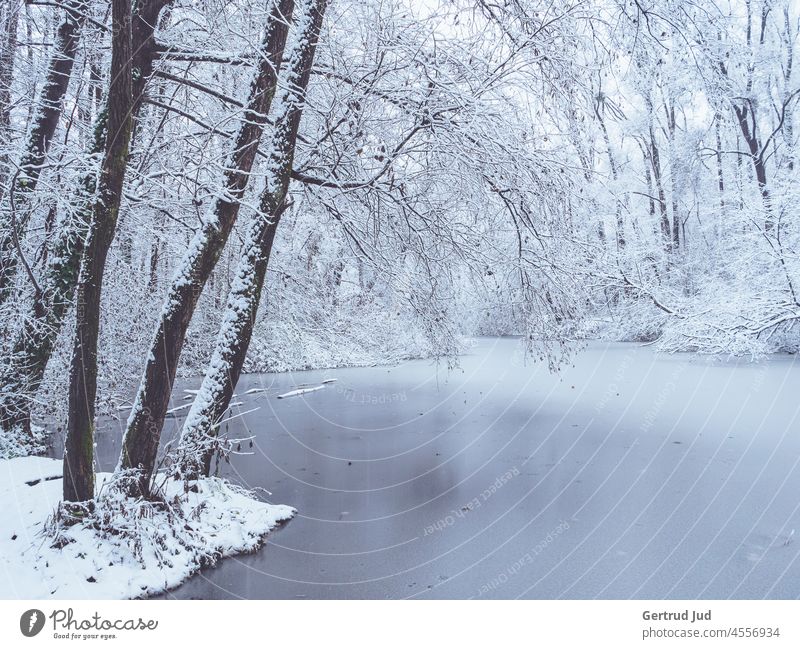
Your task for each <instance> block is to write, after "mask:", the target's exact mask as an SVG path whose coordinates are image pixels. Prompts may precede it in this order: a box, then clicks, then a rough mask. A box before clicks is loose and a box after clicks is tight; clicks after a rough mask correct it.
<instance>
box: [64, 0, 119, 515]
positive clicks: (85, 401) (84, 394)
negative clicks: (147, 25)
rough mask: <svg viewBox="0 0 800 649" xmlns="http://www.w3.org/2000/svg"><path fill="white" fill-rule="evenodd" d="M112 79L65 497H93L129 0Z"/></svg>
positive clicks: (88, 252) (80, 305) (86, 266)
mask: <svg viewBox="0 0 800 649" xmlns="http://www.w3.org/2000/svg"><path fill="white" fill-rule="evenodd" d="M111 14H112V18H111V24H112V26H113V38H112V54H111V82H110V86H109V93H108V133H107V135H106V144H105V154H104V158H103V163H102V166H101V169H100V177H99V186H98V197H97V201H96V202H95V204H94V206H93V209H92V220H91V223H90V226H89V233H88V240H87V242H86V245H85V247H84V253H83V260H82V262H81V271H80V276H79V278H78V294H77V309H76V311H77V322H76V329H75V344H74V347H73V351H72V364H71V368H70V381H69V416H68V420H67V434H66V441H65V444H64V500H65V501H70V502H76V501H86V500H92V499H93V498H94V467H93V457H94V449H93V444H94V411H95V410H94V406H95V403H94V402H95V397H96V396H97V339H98V335H99V331H100V296H101V292H102V287H103V274H104V271H105V264H106V257H107V255H108V249H109V247H110V246H111V242H112V240H113V239H114V230H115V228H116V224H117V218H118V215H119V205H120V200H121V198H122V184H123V181H124V179H125V169H126V167H127V165H128V147H129V144H130V138H131V130H132V122H133V120H132V119H131V112H132V110H133V74H132V67H133V62H132V42H131V22H132V20H131V3H130V0H112V4H111Z"/></svg>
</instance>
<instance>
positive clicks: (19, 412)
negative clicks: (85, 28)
mask: <svg viewBox="0 0 800 649" xmlns="http://www.w3.org/2000/svg"><path fill="white" fill-rule="evenodd" d="M170 2H171V0H144V1H141V2H137V3H136V4H135V5H134V12H135V13H134V16H133V28H132V32H133V37H132V41H133V67H134V69H135V70H137V71H138V74H137V75H136V78H135V79H134V81H133V101H134V103H133V110H132V111H131V116H132V119H134V120H136V118H137V116H138V114H139V110H140V108H141V105H142V99H143V95H144V91H145V88H146V84H147V81H148V79H149V78H150V76H151V74H152V72H153V61H154V59H155V57H156V56H157V48H156V43H155V39H154V28H155V24H156V22H157V20H158V16H159V13H160V12H161V10H162V9H163V8H164V7H165V6H166V5H168V4H169V3H170ZM107 114H108V108H107V107H106V108H104V109H103V110H102V111H101V112H100V114H99V115H98V118H97V122H96V124H95V127H94V132H95V137H94V143H93V145H92V149H91V153H92V154H95V155H101V154H102V153H103V150H104V148H105V132H106V118H107ZM80 187H81V188H82V190H81V191H80V192H79V194H78V196H77V197H76V203H77V204H76V209H75V216H74V217H69V216H64V217H63V219H62V221H61V222H60V224H59V227H57V229H56V230H57V234H56V237H55V241H54V242H53V246H52V251H51V253H50V254H49V255H48V265H47V267H46V268H45V270H44V272H43V275H42V277H41V279H40V282H39V283H40V287H41V292H38V293H36V294H35V295H34V297H33V301H32V303H31V305H30V307H29V308H28V312H27V315H26V317H25V318H24V319H23V321H22V325H21V326H20V328H19V329H18V331H17V332H16V335H15V337H14V342H13V344H12V347H11V357H10V358H9V359H8V360H7V363H5V364H4V366H3V368H2V370H1V371H0V388H2V389H0V428H3V429H5V430H11V429H12V428H21V429H22V430H23V431H26V432H30V417H31V404H32V402H33V398H34V397H35V395H36V392H37V391H38V389H39V386H40V385H41V382H42V378H43V377H44V373H45V369H46V368H47V364H48V362H49V361H50V356H51V355H52V353H53V348H54V345H55V342H56V339H57V338H58V335H59V332H60V331H61V328H62V326H63V323H64V318H65V317H66V314H67V311H68V310H69V307H70V305H71V304H72V300H73V297H74V294H75V287H76V285H77V282H78V271H79V269H80V262H81V257H82V255H83V246H84V242H85V240H86V232H87V229H88V226H89V221H90V219H91V210H92V205H91V203H90V198H91V197H92V196H93V195H94V192H95V182H94V175H93V174H91V175H88V176H86V177H84V178H83V180H82V181H81V183H80Z"/></svg>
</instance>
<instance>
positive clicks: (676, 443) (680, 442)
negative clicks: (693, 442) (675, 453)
mask: <svg viewBox="0 0 800 649" xmlns="http://www.w3.org/2000/svg"><path fill="white" fill-rule="evenodd" d="M672 443H673V444H683V442H672Z"/></svg>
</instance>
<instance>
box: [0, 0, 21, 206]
mask: <svg viewBox="0 0 800 649" xmlns="http://www.w3.org/2000/svg"><path fill="white" fill-rule="evenodd" d="M19 7H20V4H19V0H13V1H12V2H9V3H8V4H7V5H6V6H5V7H2V8H0V151H2V152H0V201H2V200H3V191H4V188H5V186H6V179H7V178H8V177H9V164H8V163H9V157H8V153H7V149H8V145H9V144H10V142H11V82H12V81H13V79H14V59H15V58H16V56H15V55H16V50H17V29H18V26H19V15H18V14H19Z"/></svg>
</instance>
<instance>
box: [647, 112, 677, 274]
mask: <svg viewBox="0 0 800 649" xmlns="http://www.w3.org/2000/svg"><path fill="white" fill-rule="evenodd" d="M650 165H651V168H652V170H653V182H654V183H655V185H656V192H657V193H658V200H657V201H656V202H657V203H658V211H659V215H660V223H661V236H662V238H663V240H664V249H665V251H666V253H667V263H669V256H670V254H671V253H672V234H671V231H670V222H669V214H668V213H667V196H666V193H665V192H664V181H663V178H662V175H661V154H660V152H659V149H658V143H657V142H656V134H655V132H654V131H653V127H652V126H651V127H650Z"/></svg>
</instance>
